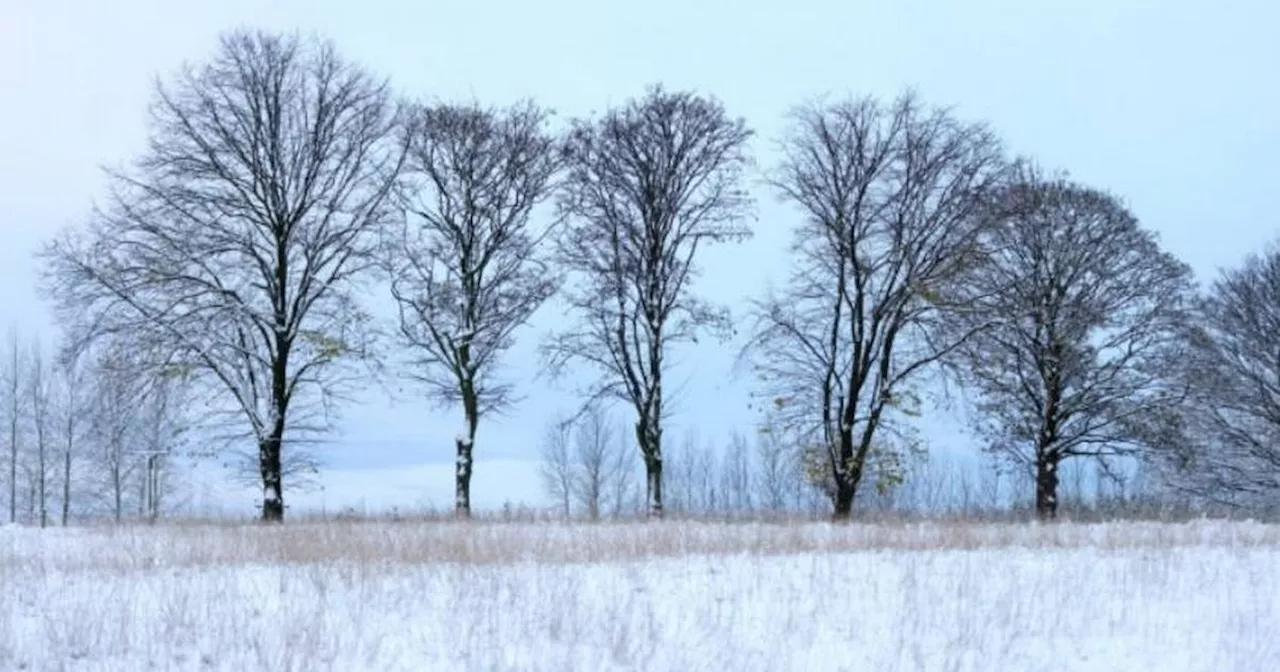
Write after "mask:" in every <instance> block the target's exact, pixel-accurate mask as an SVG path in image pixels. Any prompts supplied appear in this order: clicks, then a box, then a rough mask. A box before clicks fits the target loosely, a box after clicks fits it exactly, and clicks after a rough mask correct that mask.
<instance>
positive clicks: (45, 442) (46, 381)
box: [27, 344, 54, 527]
mask: <svg viewBox="0 0 1280 672" xmlns="http://www.w3.org/2000/svg"><path fill="white" fill-rule="evenodd" d="M47 361H48V358H47V357H46V356H45V353H44V351H43V350H42V349H41V348H40V346H39V345H38V344H33V345H32V348H31V354H30V357H29V358H28V366H29V369H28V374H27V394H28V395H29V398H30V401H29V407H30V409H31V427H32V430H33V433H34V434H35V445H34V447H35V451H36V456H35V457H36V459H35V465H33V467H32V470H31V476H32V483H33V489H34V490H35V498H34V500H35V509H36V515H37V517H38V520H39V521H40V527H48V526H49V476H50V473H49V470H50V468H51V467H52V462H51V461H50V456H49V452H50V451H49V448H50V445H49V442H50V438H51V437H50V435H51V433H52V429H53V428H52V427H51V423H52V417H53V416H52V411H51V408H50V406H51V404H52V397H53V382H54V379H53V377H52V376H51V375H49V374H50V372H49V371H48V364H47Z"/></svg>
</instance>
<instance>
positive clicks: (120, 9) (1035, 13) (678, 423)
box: [0, 0, 1280, 494]
mask: <svg viewBox="0 0 1280 672" xmlns="http://www.w3.org/2000/svg"><path fill="white" fill-rule="evenodd" d="M240 26H253V27H264V28H270V29H286V30H293V29H301V30H303V31H314V32H316V33H319V34H321V35H324V36H326V37H330V38H332V39H333V40H334V41H335V42H336V43H337V45H338V46H339V47H340V48H341V50H342V51H343V53H344V54H345V55H347V56H348V57H350V58H353V59H356V60H358V61H360V62H362V63H363V64H365V65H367V66H368V67H370V68H371V69H373V70H375V71H377V72H379V73H382V74H384V75H386V76H389V77H390V78H391V79H392V82H393V84H394V85H395V86H396V87H397V88H398V90H399V91H400V92H402V93H404V94H408V95H414V96H442V97H458V96H461V97H470V96H475V97H478V98H479V99H481V100H483V101H486V102H494V103H504V102H510V101H512V100H514V99H516V98H518V97H522V96H533V97H536V98H537V99H538V100H539V101H540V102H542V103H544V104H547V105H551V106H554V107H556V108H557V109H558V110H559V111H560V112H561V113H562V114H565V115H575V114H583V113H587V112H589V111H591V110H599V109H602V108H603V107H604V106H606V105H608V104H610V103H617V102H621V101H622V100H623V99H625V98H627V97H630V96H633V95H635V94H637V93H640V92H642V90H643V88H644V86H645V85H647V84H649V83H653V82H663V83H665V84H666V85H667V86H669V87H672V88H686V87H691V88H696V89H698V90H699V91H702V92H705V93H711V94H714V95H716V96H718V97H720V98H721V99H722V100H723V101H724V102H725V104H726V106H727V107H728V109H729V110H730V112H731V113H733V114H737V115H743V116H745V117H746V118H747V120H748V122H749V123H750V124H751V125H752V127H753V128H755V129H756V130H757V131H758V132H759V133H760V137H759V138H758V141H757V143H756V148H757V150H758V151H757V155H758V156H759V158H760V159H761V161H762V162H765V163H768V162H769V161H771V159H772V154H771V153H770V145H771V142H772V140H773V138H774V137H775V136H776V134H777V132H778V131H779V127H780V122H781V120H782V117H783V114H784V113H785V112H786V110H787V108H788V107H790V106H791V105H793V104H795V103H798V102H801V101H803V100H804V99H805V98H806V97H809V96H814V95H820V94H823V93H835V94H843V93H854V94H864V93H871V94H877V95H880V96H884V97H891V96H893V95H895V94H896V93H898V92H899V91H901V90H902V89H903V87H907V86H910V87H913V88H915V89H916V90H917V91H918V92H919V93H920V94H921V95H922V96H923V97H924V98H925V99H927V100H928V101H930V102H935V103H940V104H947V105H954V106H955V107H956V109H957V113H958V114H959V115H961V116H964V117H966V118H973V119H985V120H987V121H989V122H990V123H991V124H992V125H993V126H994V127H995V128H996V129H997V131H998V132H999V133H1000V134H1001V135H1002V137H1003V138H1004V139H1005V140H1006V141H1007V143H1008V145H1009V147H1010V149H1011V150H1012V151H1015V152H1018V153H1021V154H1026V155H1030V156H1033V157H1035V158H1037V159H1039V160H1041V161H1042V162H1043V163H1044V164H1045V165H1046V166H1047V167H1050V168H1061V169H1066V170H1069V171H1070V172H1071V173H1072V174H1073V175H1074V176H1075V177H1076V178H1078V179H1080V180H1083V181H1087V182H1089V183H1092V184H1096V185H1099V186H1104V187H1107V188H1109V189H1112V190H1113V191H1115V192H1116V193H1118V194H1119V195H1121V196H1122V197H1124V198H1125V199H1126V200H1127V202H1128V203H1129V204H1130V205H1131V207H1132V208H1133V210H1134V212H1135V213H1136V214H1137V215H1138V217H1139V218H1140V219H1141V220H1142V221H1143V222H1145V223H1146V224H1147V225H1149V226H1151V227H1153V228H1155V229H1156V230H1158V231H1159V232H1160V234H1161V235H1162V238H1163V240H1164V242H1165V243H1166V244H1167V246H1168V247H1169V248H1170V249H1171V250H1172V251H1173V252H1174V253H1176V254H1178V255H1180V256H1181V257H1182V258H1184V259H1186V260H1187V261H1188V262H1190V263H1191V264H1192V265H1193V266H1194V267H1195V268H1196V269H1197V271H1199V272H1201V273H1202V274H1208V273H1212V272H1213V271H1214V269H1216V268H1217V267H1219V266H1221V265H1224V264H1232V263H1235V262H1236V261H1237V260H1238V259H1239V258H1240V257H1241V256H1242V255H1244V254H1245V253H1247V252H1248V251H1250V250H1251V249H1253V248H1255V247H1257V246H1258V245H1260V244H1262V243H1264V242H1266V241H1267V240H1269V239H1270V238H1271V237H1272V236H1273V235H1274V234H1275V233H1276V224H1277V218H1276V215H1275V210H1274V208H1275V207H1276V199H1275V194H1277V193H1280V192H1277V184H1280V170H1278V169H1277V167H1276V166H1277V164H1276V156H1277V154H1280V125H1278V124H1277V122H1278V121H1280V118H1278V117H1277V113H1276V109H1277V103H1280V86H1277V83H1278V82H1280V9H1277V6H1276V5H1275V3H1273V2H1269V1H1266V0H1252V1H1245V0H1235V1H1232V0H1227V1H1224V2H1176V1H1165V2H1158V1H1156V0H1115V1H1101V0H1092V1H1090V0H1084V1H1075V2H1067V1H1050V2H1027V1H1025V0H1024V1H1013V0H1008V1H996V0H979V1H969V2H945V3H944V2H940V1H935V2H926V1H923V0H912V1H905V2H890V1H888V0H881V1H880V2H875V3H867V2H843V3H842V2H835V1H826V2H822V1H816V0H790V1H788V2H779V3H775V2H741V3H728V2H698V3H692V2H691V3H689V4H688V5H685V4H684V3H682V2H679V1H677V0H655V1H648V2H630V3H611V2H603V1H600V0H597V1H595V2H590V1H587V0H545V1H541V2H527V3H521V2H462V1H437V2H430V3H411V2H373V1H370V2H363V3H355V2H336V1H325V2H302V1H290V2H287V1H279V2H261V1H260V2H249V1H247V0H233V1H226V2H202V3H193V2H188V3H177V2H164V1H159V0H151V1H143V0H121V1H116V2H89V1H87V0H83V1H78V2H72V1H66V0H0V91H2V92H3V97H2V98H0V100H2V101H3V104H0V232H3V234H4V236H3V245H0V325H9V324H11V323H13V324H17V325H19V326H20V327H21V328H22V329H25V330H28V331H37V330H39V331H47V329H48V318H47V311H46V309H45V308H44V307H43V306H42V305H40V304H39V302H38V301H37V300H36V298H35V296H34V293H33V290H32V283H33V280H34V272H33V267H32V262H31V258H30V257H31V253H32V251H33V250H34V249H35V247H36V245H37V243H38V241H39V240H41V239H42V238H44V237H47V236H48V235H50V234H52V233H53V232H54V231H55V230H56V229H57V228H58V227H60V226H62V225H64V224H67V223H69V222H73V221H75V220H76V219H77V218H78V217H80V216H81V215H82V214H83V213H84V212H85V210H86V209H87V208H88V206H89V205H90V203H91V201H92V199H93V198H94V197H95V196H96V195H97V194H99V193H100V189H101V187H102V185H103V181H102V179H101V175H100V173H99V170H98V166H99V165H100V164H102V163H107V162H117V161H123V160H126V159H128V158H129V157H130V156H131V155H132V154H133V153H134V152H135V151H137V150H138V149H139V147H140V145H141V142H142V140H143V133H144V127H143V121H144V106H145V105H146V102H147V98H148V95H149V92H150V86H151V80H152V77H153V76H154V75H155V74H157V73H168V72H171V71H172V70H173V69H174V68H175V67H177V66H178V65H179V64H180V63H181V62H182V61H183V60H184V59H194V60H199V59H202V58H205V57H207V56H208V55H209V54H210V53H211V51H212V49H213V48H214V46H215V40H216V37H217V35H218V33H219V32H221V31H223V30H225V29H228V28H234V27H240ZM758 194H759V196H760V199H761V207H760V209H759V213H760V221H759V222H758V224H757V231H758V235H757V237H756V238H755V239H754V240H753V241H751V242H750V243H747V244H745V245H741V246H737V247H733V248H722V249H715V250H708V251H707V254H706V255H705V256H704V262H705V263H704V267H705V273H704V279H703V281H702V282H701V284H700V285H699V287H700V289H701V290H702V291H704V292H705V293H706V294H708V295H710V296H712V297H714V298H717V299H721V300H724V301H729V302H735V303H736V302H738V301H740V299H741V298H742V297H743V296H744V295H749V294H755V293H757V292H758V291H759V290H760V289H762V288H763V287H764V286H765V283H766V282H767V281H768V280H769V279H770V278H773V279H775V280H776V279H781V277H782V276H781V273H782V272H783V271H784V269H785V261H786V260H785V257H784V256H783V255H782V254H781V250H782V247H783V245H785V243H786V241H787V239H788V228H789V226H790V225H791V223H792V221H793V220H792V215H791V213H789V212H788V211H786V210H784V209H781V208H779V207H778V206H777V205H776V201H775V199H774V198H773V196H772V194H769V193H767V192H764V191H758ZM559 317H560V316H559V314H558V306H554V305H553V306H549V307H548V309H547V310H546V311H544V312H543V313H542V314H540V315H539V316H538V319H537V321H536V324H535V326H534V327H533V328H532V329H531V330H529V331H526V332H525V336H526V337H525V338H524V339H523V341H522V343H521V345H520V347H518V348H517V349H516V351H515V352H513V353H512V356H511V357H510V358H509V361H510V362H511V364H512V371H513V372H514V373H515V374H516V379H517V380H518V381H523V382H522V384H523V386H524V387H523V389H524V391H525V392H526V393H528V394H529V395H531V396H530V398H529V399H528V400H527V401H526V402H525V403H523V404H521V405H520V406H519V407H518V408H515V409H513V411H512V413H511V414H510V417H508V418H503V419H496V420H491V421H490V423H489V424H487V425H486V426H484V427H482V429H481V436H480V437H479V439H478V444H477V448H478V451H479V453H480V456H481V457H485V456H494V455H497V454H501V455H504V456H512V457H527V456H533V455H534V454H535V452H536V442H537V439H538V438H539V436H540V434H541V430H542V426H543V423H544V421H545V419H546V418H547V417H548V416H549V415H550V414H551V413H553V412H554V411H555V410H556V409H558V408H562V407H565V408H567V407H568V406H569V405H570V404H572V403H573V399H572V398H571V397H570V396H569V395H568V394H567V393H566V392H564V391H562V390H557V389H552V388H548V387H547V386H546V384H545V383H532V382H530V377H531V374H532V370H531V367H530V366H529V365H530V364H531V363H532V361H533V360H532V353H533V348H534V346H535V345H536V342H537V336H538V335H539V334H540V333H541V332H542V331H543V330H545V329H546V328H547V327H549V326H552V325H553V324H554V323H555V322H556V321H557V319H559ZM735 350H736V344H735V345H734V346H733V347H729V348H720V347H717V346H714V345H705V346H703V347H701V348H699V349H698V350H697V351H696V352H691V353H687V354H686V355H685V356H683V358H682V359H681V363H680V367H679V369H678V370H676V371H674V372H673V374H674V377H675V379H676V381H677V382H683V383H684V387H683V390H682V397H681V399H680V401H681V402H682V405H681V407H680V408H679V409H678V410H677V415H676V417H675V418H674V425H675V426H674V427H673V428H672V430H671V431H670V432H669V434H668V436H670V437H672V438H673V439H678V438H679V437H680V436H681V435H682V434H683V432H684V431H685V429H686V428H688V427H690V426H695V425H696V426H697V428H698V429H699V431H700V434H701V435H702V436H704V437H708V436H715V435H721V434H723V433H724V432H725V431H727V430H728V429H731V428H733V427H735V426H736V427H741V428H743V429H746V428H747V423H748V422H750V420H751V419H752V417H753V416H752V415H751V414H750V413H749V412H748V411H747V410H746V403H747V396H746V388H745V387H744V385H743V384H742V383H741V382H739V381H735V380H732V379H730V377H729V375H730V373H729V367H730V364H731V360H732V356H733V354H734V352H735ZM344 427H345V436H346V437H347V441H348V442H349V445H347V446H345V447H344V449H343V450H342V451H341V452H334V453H333V455H332V456H331V459H332V460H333V463H334V464H335V465H338V464H344V465H353V466H354V465H373V464H382V465H387V464H407V463H416V462H424V461H435V460H441V459H448V458H449V456H450V451H451V450H452V446H451V438H452V437H453V435H454V434H455V433H456V429H457V427H458V422H457V421H456V420H455V419H454V417H453V416H452V415H441V414H439V413H435V414H427V413H425V412H424V411H422V410H420V409H419V408H417V407H415V406H414V405H412V404H401V405H397V406H394V407H388V405H387V404H386V403H385V402H383V401H381V400H380V399H379V398H377V397H374V398H372V399H371V400H370V401H369V403H367V404H364V405H362V406H358V407H352V408H349V409H348V410H347V413H346V421H345V423H344ZM942 438H945V437H942ZM962 441H963V439H961V438H957V439H954V440H952V441H951V442H950V443H951V444H957V442H962ZM944 443H946V442H945V441H944ZM950 447H956V448H958V447H961V446H960V445H950ZM479 468H480V469H481V470H483V464H481V465H480V467H479ZM481 477H482V474H478V476H477V478H481ZM440 485H442V486H443V487H444V488H445V491H447V488H448V487H449V484H448V483H443V484H440ZM477 488H478V489H479V488H480V483H478V484H477ZM478 494H479V493H478Z"/></svg>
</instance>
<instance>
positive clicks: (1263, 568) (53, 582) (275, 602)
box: [0, 520, 1280, 672]
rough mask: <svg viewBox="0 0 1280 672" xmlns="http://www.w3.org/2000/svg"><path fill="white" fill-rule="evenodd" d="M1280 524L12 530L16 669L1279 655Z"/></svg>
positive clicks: (1239, 662)
mask: <svg viewBox="0 0 1280 672" xmlns="http://www.w3.org/2000/svg"><path fill="white" fill-rule="evenodd" d="M1277 567H1280V528H1278V527H1276V526H1273V525H1264V524H1259V523H1250V522H1230V523H1229V522H1220V521H1196V522H1190V523H1182V524H1171V523H1136V522H1135V523H1107V524H1094V525H1085V524H1072V523H1062V524H1053V525H1036V524H1012V523H1007V524H995V523H965V522H928V523H881V524H855V525H831V524H825V523H812V522H809V523H800V522H790V523H781V522H751V523H744V522H733V523H714V522H676V521H666V522H664V523H659V524H653V523H602V524H595V525H592V524H585V523H563V522H496V521H495V522H473V523H470V524H460V523H455V522H440V521H429V520H418V521H408V520H402V521H390V520H383V521H327V522H292V523H288V524H286V525H285V526H283V527H262V526H258V525H236V524H215V523H209V524H200V523H173V524H168V525H160V526H156V527H147V526H121V527H87V528H80V529H75V528H72V529H69V530H43V531H41V530H35V529H29V528H15V527H8V528H0V585H3V587H4V591H5V599H4V601H3V603H2V604H3V606H2V607H0V669H4V670H144V669H165V670H203V669H217V670H267V669H270V670H706V669H715V670H877V671H890V670H1022V671H1028V672H1030V671H1033V670H1055V671H1066V670H1126V671H1137V670H1162V671H1166V672H1168V671H1174V670H1205V671H1209V670H1213V671H1215V672H1227V671H1231V670H1241V671H1260V670H1274V669H1280V638H1277V637H1276V632H1278V631H1280V572H1277V571H1276V568H1277Z"/></svg>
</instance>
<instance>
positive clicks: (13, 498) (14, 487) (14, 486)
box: [9, 409, 18, 523]
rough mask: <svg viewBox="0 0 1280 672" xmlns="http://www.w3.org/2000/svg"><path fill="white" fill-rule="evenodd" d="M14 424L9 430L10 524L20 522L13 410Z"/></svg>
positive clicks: (15, 425) (16, 441) (16, 426)
mask: <svg viewBox="0 0 1280 672" xmlns="http://www.w3.org/2000/svg"><path fill="white" fill-rule="evenodd" d="M13 413H14V416H13V417H14V419H13V421H12V422H13V424H12V425H11V426H10V428H9V522H10V523H16V522H18V420H17V417H18V416H17V410H16V409H14V410H13Z"/></svg>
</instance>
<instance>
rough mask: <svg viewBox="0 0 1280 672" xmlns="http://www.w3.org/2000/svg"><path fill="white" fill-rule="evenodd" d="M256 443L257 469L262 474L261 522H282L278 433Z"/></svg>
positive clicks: (282, 502) (282, 498)
mask: <svg viewBox="0 0 1280 672" xmlns="http://www.w3.org/2000/svg"><path fill="white" fill-rule="evenodd" d="M272 434H273V436H269V437H266V438H265V439H263V440H262V441H260V442H259V443H258V467H259V470H260V471H261V473H262V520H263V522H268V523H280V522H284V488H283V486H282V483H281V481H282V480H283V479H282V475H281V472H282V471H283V469H282V468H281V460H280V443H281V440H280V439H281V437H280V433H279V432H278V431H275V432H272Z"/></svg>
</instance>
